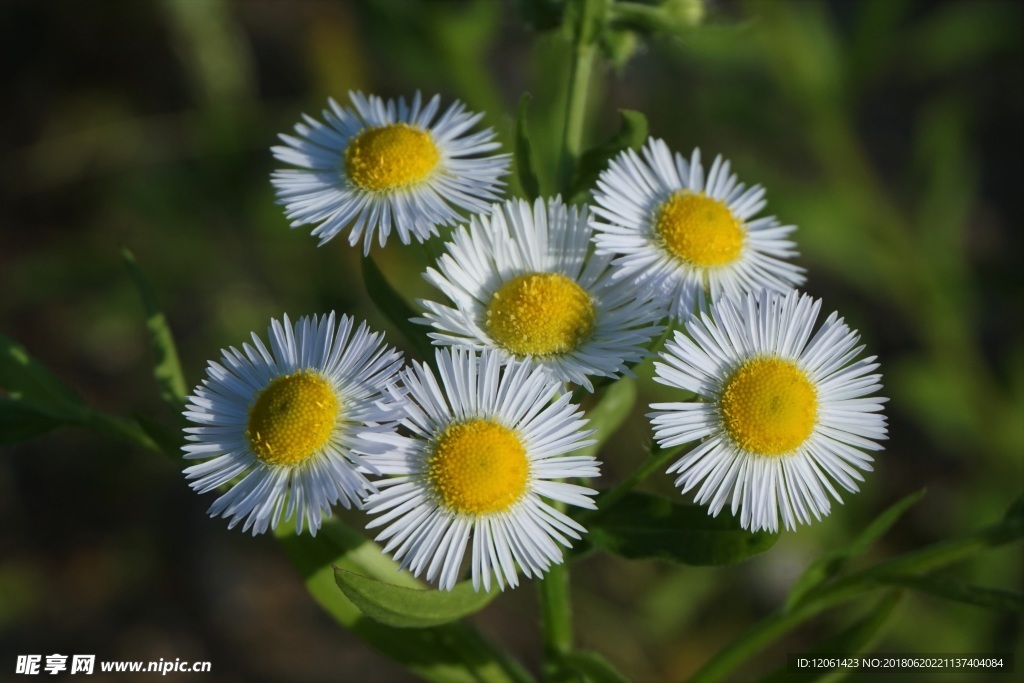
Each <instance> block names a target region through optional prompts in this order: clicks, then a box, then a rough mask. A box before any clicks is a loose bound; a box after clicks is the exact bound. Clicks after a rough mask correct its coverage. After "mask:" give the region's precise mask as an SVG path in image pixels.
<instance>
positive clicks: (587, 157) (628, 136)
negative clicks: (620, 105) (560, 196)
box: [569, 109, 647, 202]
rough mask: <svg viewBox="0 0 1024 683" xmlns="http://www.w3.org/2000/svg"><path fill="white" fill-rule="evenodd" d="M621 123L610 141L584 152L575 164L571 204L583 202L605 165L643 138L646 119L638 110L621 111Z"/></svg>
mask: <svg viewBox="0 0 1024 683" xmlns="http://www.w3.org/2000/svg"><path fill="white" fill-rule="evenodd" d="M619 114H620V115H621V116H622V123H621V124H620V125H619V130H618V132H616V133H615V134H614V135H612V136H611V137H610V138H608V139H607V140H605V141H604V142H602V143H601V144H599V145H597V146H596V147H591V148H590V149H588V150H587V151H586V152H584V153H583V154H582V155H581V156H580V159H579V161H578V162H577V163H576V169H575V172H574V173H573V178H572V184H571V185H570V187H571V189H570V191H569V196H570V197H571V198H572V200H573V201H574V202H578V201H584V200H586V198H587V196H588V195H589V194H590V192H591V191H592V190H593V189H594V186H595V185H596V184H597V178H598V176H600V175H601V171H603V170H605V169H606V168H607V167H608V162H610V161H611V160H612V159H613V158H615V157H616V156H618V155H619V154H620V153H621V152H623V151H624V150H626V149H633V150H637V149H640V146H641V145H642V144H644V140H646V139H647V117H646V116H644V115H643V114H641V113H640V112H638V111H633V110H631V109H621V110H619Z"/></svg>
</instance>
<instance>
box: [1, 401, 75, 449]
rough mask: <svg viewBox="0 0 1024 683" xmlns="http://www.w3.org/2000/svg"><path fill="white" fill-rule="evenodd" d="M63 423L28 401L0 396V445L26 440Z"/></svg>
mask: <svg viewBox="0 0 1024 683" xmlns="http://www.w3.org/2000/svg"><path fill="white" fill-rule="evenodd" d="M62 424H64V421H63V420H61V419H60V418H57V417H54V416H53V415H50V414H48V413H46V412H45V411H43V410H40V409H39V408H38V407H35V406H33V405H32V404H31V403H30V402H28V401H25V400H23V399H20V398H11V397H10V396H0V445H2V446H7V445H10V444H15V443H20V442H22V441H28V440H29V439H33V438H35V437H37V436H41V435H43V434H45V433H47V432H49V431H52V430H54V429H56V428H57V427H60V426H61V425H62Z"/></svg>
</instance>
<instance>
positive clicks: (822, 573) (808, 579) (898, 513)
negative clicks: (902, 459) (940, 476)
mask: <svg viewBox="0 0 1024 683" xmlns="http://www.w3.org/2000/svg"><path fill="white" fill-rule="evenodd" d="M925 493H926V489H921V490H920V491H915V492H914V493H911V494H910V495H909V496H905V497H904V498H901V499H900V500H899V501H897V502H896V503H894V504H893V505H891V506H890V507H889V508H887V509H886V510H885V511H884V512H883V513H882V514H880V515H879V516H878V517H876V518H875V519H874V521H873V522H871V524H869V525H868V526H867V528H866V529H864V531H862V532H861V533H860V535H858V536H857V537H856V538H855V539H854V540H853V542H851V543H848V544H846V545H844V546H843V547H842V548H839V549H837V550H833V551H831V552H829V553H826V554H825V555H822V556H821V557H819V558H818V559H817V560H815V561H814V562H812V563H811V565H810V566H809V567H807V569H806V570H804V573H803V574H801V575H800V578H799V579H797V580H796V582H795V583H794V584H793V587H792V588H791V589H790V590H789V597H787V598H786V607H785V609H786V610H791V609H793V608H794V607H796V606H797V605H798V604H800V601H801V600H803V599H804V597H805V596H806V595H807V594H808V593H809V592H810V591H811V590H812V589H814V588H816V587H817V586H819V585H820V584H821V583H823V582H824V581H827V580H828V579H830V578H831V577H833V576H835V575H836V574H838V573H839V572H840V571H842V570H843V568H844V567H845V566H846V565H847V564H849V562H850V560H852V559H853V558H854V557H856V556H857V555H860V554H861V553H862V552H864V551H865V550H867V549H868V547H870V546H871V544H872V543H874V542H875V541H877V540H878V539H879V538H881V537H882V535H883V534H884V533H885V532H886V531H888V530H889V528H890V527H892V525H893V524H895V523H896V522H897V520H899V518H900V517H902V516H903V513H904V512H906V511H907V509H908V508H910V506H911V505H913V504H914V503H916V502H917V501H919V500H921V498H923V497H924V494H925Z"/></svg>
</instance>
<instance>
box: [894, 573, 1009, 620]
mask: <svg viewBox="0 0 1024 683" xmlns="http://www.w3.org/2000/svg"><path fill="white" fill-rule="evenodd" d="M881 581H882V583H888V584H892V585H894V586H903V587H905V588H911V589H913V590H915V591H918V592H919V593H926V594H928V595H931V596H934V597H936V598H943V599H945V600H953V601H954V602H962V603H965V604H968V605H974V606H975V607H983V608H985V609H988V610H993V611H995V612H1024V594H1021V593H1014V592H1012V591H1006V590H1002V589H999V588H987V587H984V586H975V585H973V584H969V583H965V582H963V581H957V580H956V579H950V578H946V577H942V576H935V575H930V576H886V577H884V578H883V579H881Z"/></svg>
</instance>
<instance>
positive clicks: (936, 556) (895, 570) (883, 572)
mask: <svg viewBox="0 0 1024 683" xmlns="http://www.w3.org/2000/svg"><path fill="white" fill-rule="evenodd" d="M1021 532H1022V529H1021V522H1020V521H1019V520H1017V519H1006V520H1003V521H1001V522H998V523H996V524H993V525H992V526H989V527H986V528H984V529H981V530H979V531H975V532H973V533H970V534H965V535H963V536H959V537H957V538H951V539H949V540H946V541H941V542H939V543H935V544H933V545H930V546H927V547H925V548H921V549H920V550H915V551H913V552H910V553H906V554H905V555H902V556H900V557H896V558H894V559H892V560H889V561H887V562H882V563H881V564H877V565H875V566H874V567H869V568H868V569H864V570H861V571H859V572H855V573H853V574H850V575H848V576H846V577H844V578H841V579H839V580H837V581H835V582H833V583H830V584H827V585H823V586H819V587H818V588H816V589H814V590H811V591H810V592H809V593H807V595H806V596H805V597H804V599H803V600H801V601H800V602H798V603H797V604H796V606H795V607H794V608H793V609H792V610H790V611H788V612H776V613H775V614H772V615H771V616H769V617H768V618H766V619H765V620H764V621H762V622H761V623H759V624H757V625H756V626H754V627H753V628H752V629H751V630H749V631H747V633H746V634H745V635H743V636H741V637H740V638H739V639H738V640H736V641H734V642H733V643H732V644H731V645H729V646H728V647H726V648H725V649H724V650H722V651H721V652H719V653H718V654H717V655H715V656H714V657H712V658H711V660H710V661H708V662H707V663H706V664H705V665H704V666H703V667H701V669H700V670H699V671H698V672H697V673H696V674H694V676H693V678H691V679H690V683H712V682H713V681H720V680H722V679H724V678H725V677H726V676H727V675H728V674H729V673H730V672H731V671H733V670H734V669H735V668H736V667H738V666H739V665H740V664H742V663H743V662H745V661H746V660H748V659H750V658H751V657H752V656H754V655H755V654H757V653H758V652H760V651H761V650H762V649H763V648H764V647H766V646H767V645H769V644H770V643H772V642H773V641H774V640H775V639H776V638H778V637H779V636H781V635H783V634H785V633H786V632H788V631H790V630H792V629H794V628H796V627H797V626H799V625H800V624H802V623H803V622H805V621H807V620H808V619H810V618H811V617H813V616H815V615H817V614H819V613H820V612H823V611H825V610H826V609H828V608H830V607H833V606H835V605H838V604H839V603H842V602H845V601H847V600H849V599H851V598H854V597H856V596H858V595H860V594H861V593H864V592H867V591H870V590H873V589H875V588H880V587H883V586H888V585H889V581H888V580H887V579H889V578H893V577H898V576H900V575H903V574H908V573H913V574H921V573H923V572H926V571H928V570H931V569H935V568H938V567H941V566H944V565H947V564H951V563H953V562H956V561H958V560H962V559H965V558H968V557H971V556H972V555H974V554H975V553H977V552H978V551H980V550H982V549H984V548H988V547H991V546H994V545H1000V544H1003V543H1008V542H1010V541H1012V540H1014V539H1016V538H1020V536H1021Z"/></svg>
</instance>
